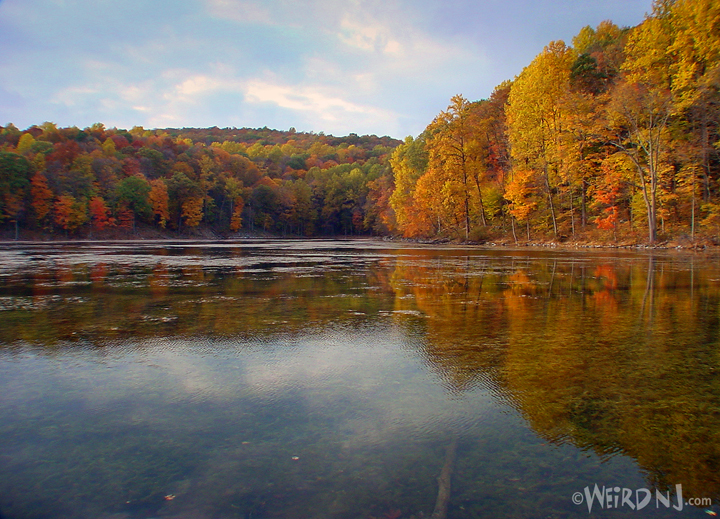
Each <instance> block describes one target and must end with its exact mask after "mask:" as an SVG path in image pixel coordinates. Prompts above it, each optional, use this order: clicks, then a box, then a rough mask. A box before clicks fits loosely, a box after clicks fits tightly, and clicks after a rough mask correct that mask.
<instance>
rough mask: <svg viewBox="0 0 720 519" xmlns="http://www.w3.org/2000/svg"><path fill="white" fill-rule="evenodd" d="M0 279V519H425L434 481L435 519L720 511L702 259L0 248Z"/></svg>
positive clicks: (353, 248)
mask: <svg viewBox="0 0 720 519" xmlns="http://www.w3.org/2000/svg"><path fill="white" fill-rule="evenodd" d="M0 277H1V278H2V281H1V282H0V518H2V519H35V518H48V519H49V518H53V519H55V518H60V519H63V518H100V519H129V518H152V517H158V518H177V519H179V518H188V519H189V518H197V519H206V518H208V519H209V518H247V519H250V518H252V519H262V518H365V519H369V518H375V519H401V518H406V519H409V518H413V517H414V518H416V519H419V518H421V517H426V518H428V517H430V516H431V514H432V513H433V510H434V509H435V507H436V501H438V490H439V477H440V475H441V472H443V469H444V468H445V472H444V474H445V476H444V477H443V478H440V481H441V483H440V485H442V484H445V483H447V482H448V481H450V482H451V485H450V487H449V488H450V493H449V500H447V501H444V500H443V499H440V500H439V501H441V502H444V503H445V504H446V506H447V517H448V518H471V517H509V518H515V517H517V518H532V517H537V518H565V517H589V516H590V514H589V510H588V503H587V501H588V499H587V497H588V492H591V491H593V490H594V485H596V484H597V485H598V490H597V492H601V491H603V489H610V490H607V492H606V493H605V494H603V502H602V505H601V503H600V498H599V497H598V495H597V494H596V495H595V497H594V498H593V500H592V517H611V518H615V517H644V516H647V517H650V516H651V517H680V516H684V517H707V515H706V514H707V512H708V511H713V510H718V511H720V506H717V505H720V502H719V501H717V500H718V499H720V348H719V339H720V336H719V334H720V263H719V262H718V259H717V258H715V257H710V256H699V255H690V254H673V253H669V252H664V253H655V254H650V253H639V252H623V251H610V252H608V251H603V252H597V251H594V252H587V253H574V252H563V251H554V250H535V249H532V250H530V249H520V250H505V249H492V250H489V249H478V248H466V247H444V248H437V247H429V246H420V245H417V246H412V245H405V244H395V243H383V242H373V241H355V242H343V241H310V242H302V241H285V240H283V241H262V240H247V241H243V242H241V243H188V242H185V243H162V244H158V243H117V244H93V243H91V244H79V243H76V244H36V245H19V244H18V245H12V244H3V250H2V251H0ZM453 452H454V458H453ZM447 476H450V477H449V478H448V477H447ZM676 485H682V493H683V509H682V510H681V511H679V510H676V509H675V508H673V505H674V506H675V507H678V504H677V487H676ZM586 487H587V489H588V490H587V491H586V490H585V489H586ZM623 489H629V490H627V492H632V497H631V498H629V500H628V502H625V503H624V504H623V501H622V497H623ZM641 489H647V490H648V491H649V493H651V497H652V499H651V500H650V502H649V503H648V504H647V505H645V506H642V509H641V510H637V509H635V510H633V509H632V508H631V507H630V503H632V504H634V505H635V508H638V507H639V505H640V504H641V501H642V499H640V498H642V497H643V496H645V495H646V494H645V493H644V492H643V491H642V490H641ZM658 491H659V492H661V494H660V495H661V496H662V497H665V498H667V497H668V496H669V498H670V503H669V505H665V504H664V503H663V501H662V500H661V499H658V498H657V497H656V495H657V494H656V492H658ZM578 492H579V494H577V495H575V496H574V494H576V493H578ZM668 492H669V494H668ZM607 495H609V496H610V499H609V501H605V498H606V497H607ZM616 497H619V498H620V499H619V500H618V499H615V498H616ZM690 498H709V499H712V500H713V503H716V504H715V505H714V506H712V505H707V504H706V505H705V506H697V507H696V506H690V505H686V504H685V503H686V502H689V500H690ZM573 499H576V500H577V501H578V502H579V501H582V502H581V503H580V504H575V503H574V502H573ZM608 505H610V506H612V508H609V507H608ZM439 508H442V505H441V506H440V507H439Z"/></svg>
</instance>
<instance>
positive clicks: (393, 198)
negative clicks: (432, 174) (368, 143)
mask: <svg viewBox="0 0 720 519" xmlns="http://www.w3.org/2000/svg"><path fill="white" fill-rule="evenodd" d="M427 165H428V153H427V150H426V149H425V135H424V134H421V135H420V136H419V137H418V138H417V139H413V138H412V137H406V138H405V142H404V143H403V144H401V145H400V146H398V147H397V148H395V150H394V151H393V153H392V156H391V157H390V167H391V168H392V172H393V179H394V185H395V188H394V190H393V192H392V195H390V206H391V207H392V209H393V211H394V212H395V222H396V224H397V227H398V229H399V230H401V231H402V232H403V234H405V236H412V234H410V231H409V229H410V228H411V227H413V220H414V219H415V214H414V213H415V209H416V207H415V197H414V195H415V189H416V187H417V181H418V179H419V178H420V177H421V176H422V175H423V174H424V173H425V171H426V170H427Z"/></svg>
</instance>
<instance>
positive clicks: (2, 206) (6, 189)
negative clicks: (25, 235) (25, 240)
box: [0, 152, 30, 239]
mask: <svg viewBox="0 0 720 519" xmlns="http://www.w3.org/2000/svg"><path fill="white" fill-rule="evenodd" d="M29 175H30V163H29V162H28V161H27V159H26V158H25V157H23V156H21V155H17V154H15V153H7V152H0V221H3V220H6V219H7V220H10V221H11V222H13V223H14V224H15V239H17V238H18V232H19V231H18V220H19V218H20V215H21V213H22V212H23V210H24V208H25V199H26V196H27V190H28V187H29V186H30V181H29Z"/></svg>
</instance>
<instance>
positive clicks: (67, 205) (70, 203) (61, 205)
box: [55, 195, 88, 232]
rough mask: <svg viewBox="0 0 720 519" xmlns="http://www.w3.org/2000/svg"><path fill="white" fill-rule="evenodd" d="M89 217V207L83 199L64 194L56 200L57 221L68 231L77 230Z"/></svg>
mask: <svg viewBox="0 0 720 519" xmlns="http://www.w3.org/2000/svg"><path fill="white" fill-rule="evenodd" d="M87 218H88V216H87V208H86V206H85V204H83V203H82V201H81V200H76V199H75V197H73V196H70V195H62V196H60V197H59V198H58V199H57V201H56V202H55V223H56V224H57V225H58V226H59V227H60V228H61V229H64V230H65V231H66V232H68V231H69V232H75V231H76V230H77V229H78V228H80V226H82V225H83V224H84V223H85V222H87Z"/></svg>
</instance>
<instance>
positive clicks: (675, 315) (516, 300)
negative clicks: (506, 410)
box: [393, 258, 720, 496]
mask: <svg viewBox="0 0 720 519" xmlns="http://www.w3.org/2000/svg"><path fill="white" fill-rule="evenodd" d="M691 276H692V279H691ZM393 286H394V287H395V288H396V294H398V296H400V297H398V299H397V305H398V307H401V308H405V309H409V308H412V307H413V306H412V305H416V308H417V309H418V310H420V311H422V312H423V313H424V314H425V315H426V316H427V318H426V320H425V326H426V327H427V345H426V350H427V356H428V360H429V362H431V364H432V365H433V366H435V368H436V369H437V371H438V372H439V373H440V375H441V376H442V377H444V378H445V380H446V381H447V382H448V384H449V385H450V386H451V387H452V388H454V389H455V390H464V389H466V388H469V387H472V386H474V385H475V384H477V383H479V382H482V383H484V384H486V385H487V386H488V387H490V389H491V390H493V392H494V393H495V394H496V395H497V396H499V397H500V398H502V399H503V400H505V401H506V402H508V403H509V404H510V405H512V406H514V407H515V408H517V409H518V410H519V411H520V412H521V413H522V414H523V416H525V418H526V419H527V420H528V422H529V423H530V424H531V425H532V427H533V428H534V429H535V430H536V432H537V433H538V434H540V435H541V436H543V437H544V438H546V439H547V440H549V441H552V442H554V443H557V444H562V443H571V444H574V445H576V446H578V447H580V448H581V449H587V450H593V451H595V452H596V453H597V454H598V455H600V456H601V457H607V456H611V455H613V454H616V453H624V454H627V455H629V456H632V457H633V458H635V459H636V460H637V462H638V463H639V465H640V467H642V468H643V469H644V470H645V471H646V472H647V474H648V478H649V480H650V483H651V484H653V485H657V486H660V487H662V486H666V485H674V484H676V483H682V484H683V488H684V490H685V492H686V493H688V495H698V496H700V495H712V496H718V495H720V472H719V469H720V443H719V442H718V440H720V380H718V378H717V376H716V374H715V369H717V364H718V358H717V353H716V344H717V330H718V328H719V327H720V320H719V319H718V311H719V310H720V294H719V293H718V290H717V287H716V285H715V284H714V283H712V282H711V280H710V274H709V273H702V274H699V273H698V272H697V271H695V270H694V269H693V270H692V271H687V270H686V269H677V268H676V266H675V265H673V264H672V262H670V261H667V260H665V261H661V260H660V259H658V258H651V259H650V261H649V263H648V264H645V265H643V264H642V263H641V262H632V263H629V262H628V263H625V264H623V263H622V262H621V261H620V260H619V259H618V260H611V261H608V262H604V263H602V264H599V265H594V266H592V267H590V268H587V266H581V268H579V269H578V268H577V266H576V265H575V264H572V263H569V262H568V263H562V262H561V263H558V262H556V261H547V262H538V261H536V262H534V263H533V264H532V266H531V267H530V266H529V265H526V264H520V265H518V266H517V267H516V268H512V269H507V270H505V269H502V268H501V264H500V263H490V262H486V263H485V264H476V265H475V267H474V269H471V270H470V271H469V270H468V269H466V268H465V267H464V266H460V265H458V266H457V268H455V267H448V266H447V265H446V264H443V263H438V264H436V265H433V264H432V263H430V262H428V263H427V266H424V267H421V266H417V265H408V266H399V267H398V268H396V270H395V275H394V277H393ZM689 286H692V287H693V296H691V291H690V290H688V289H687V288H688V287H689ZM410 292H412V293H413V295H414V296H415V297H414V299H408V298H407V297H402V296H404V295H406V294H408V293H410ZM411 303H412V304H411Z"/></svg>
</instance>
